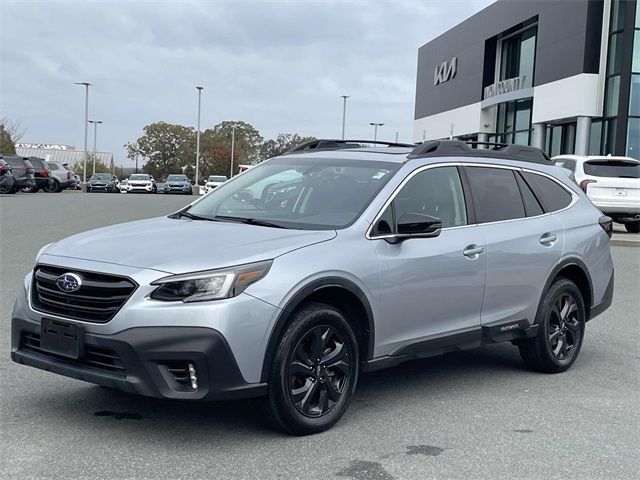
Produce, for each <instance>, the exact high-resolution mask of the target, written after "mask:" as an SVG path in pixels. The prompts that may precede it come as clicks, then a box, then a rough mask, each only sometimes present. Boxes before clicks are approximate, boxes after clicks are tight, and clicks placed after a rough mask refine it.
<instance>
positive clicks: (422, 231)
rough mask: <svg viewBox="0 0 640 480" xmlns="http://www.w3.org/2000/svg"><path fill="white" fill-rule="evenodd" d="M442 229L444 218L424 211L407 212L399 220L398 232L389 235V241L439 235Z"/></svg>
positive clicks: (394, 241) (395, 241)
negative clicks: (441, 218)
mask: <svg viewBox="0 0 640 480" xmlns="http://www.w3.org/2000/svg"><path fill="white" fill-rule="evenodd" d="M441 231H442V220H440V219H439V218H437V217H432V216H431V215H424V214H422V213H405V214H404V215H402V216H401V217H400V219H399V220H398V233H397V234H395V235H393V236H391V237H388V238H387V239H386V240H387V241H388V242H389V243H399V242H401V241H403V240H406V239H408V238H421V237H422V238H424V237H437V236H438V235H440V232H441Z"/></svg>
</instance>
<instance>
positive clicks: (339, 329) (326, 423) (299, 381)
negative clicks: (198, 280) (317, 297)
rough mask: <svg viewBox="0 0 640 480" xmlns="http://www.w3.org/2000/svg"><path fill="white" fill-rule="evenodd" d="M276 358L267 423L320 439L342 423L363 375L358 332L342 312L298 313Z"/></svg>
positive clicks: (314, 309)
mask: <svg viewBox="0 0 640 480" xmlns="http://www.w3.org/2000/svg"><path fill="white" fill-rule="evenodd" d="M273 355H274V356H273V358H272V359H270V360H269V362H270V368H269V374H268V378H267V380H268V382H267V383H268V385H269V393H268V395H267V398H266V399H265V402H264V406H265V413H266V418H267V420H269V421H270V422H271V423H272V424H273V425H274V426H275V427H276V428H278V429H280V430H283V431H285V432H287V433H291V434H294V435H310V434H314V433H319V432H322V431H324V430H327V429H329V428H331V427H332V426H333V425H334V424H335V423H336V422H337V421H338V420H340V418H341V417H342V416H343V415H344V413H345V412H346V410H347V408H348V406H349V403H350V401H351V397H352V396H353V392H354V390H355V386H356V383H357V381H358V373H359V349H358V342H357V340H356V334H355V330H354V328H353V327H352V325H351V324H350V323H349V321H347V318H346V317H345V315H344V314H343V313H342V312H341V311H340V310H338V309H337V308H335V307H333V306H331V305H328V304H324V303H318V302H312V303H307V304H304V305H303V306H302V307H299V308H298V309H297V310H296V311H295V312H294V313H293V314H292V315H291V317H290V318H289V323H288V326H287V327H286V328H285V330H284V331H283V333H282V335H281V337H280V339H279V341H278V343H277V345H275V347H274V354H273Z"/></svg>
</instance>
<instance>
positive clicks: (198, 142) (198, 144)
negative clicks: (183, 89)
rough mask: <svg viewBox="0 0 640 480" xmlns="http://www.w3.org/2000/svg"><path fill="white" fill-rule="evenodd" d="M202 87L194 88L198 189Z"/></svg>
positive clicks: (197, 184)
mask: <svg viewBox="0 0 640 480" xmlns="http://www.w3.org/2000/svg"><path fill="white" fill-rule="evenodd" d="M203 88H204V87H196V89H197V90H198V131H197V132H196V187H198V188H199V186H200V184H199V183H198V175H199V173H200V105H201V100H202V89H203Z"/></svg>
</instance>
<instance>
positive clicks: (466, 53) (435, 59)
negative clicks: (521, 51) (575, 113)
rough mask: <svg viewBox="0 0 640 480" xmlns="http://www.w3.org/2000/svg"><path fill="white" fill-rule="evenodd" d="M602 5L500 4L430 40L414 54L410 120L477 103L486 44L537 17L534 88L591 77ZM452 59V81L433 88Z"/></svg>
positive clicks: (503, 0)
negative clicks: (415, 67)
mask: <svg viewBox="0 0 640 480" xmlns="http://www.w3.org/2000/svg"><path fill="white" fill-rule="evenodd" d="M602 4H603V0H590V1H587V0H581V1H572V0H562V1H553V2H552V1H532V0H524V1H512V0H499V1H498V2H496V3H494V4H493V5H490V6H489V7H487V8H485V9H484V10H482V11H481V12H479V13H477V14H476V15H474V16H473V17H471V18H469V19H467V20H465V21H464V22H462V23H460V24H459V25H457V26H455V27H454V28H452V29H451V30H449V31H447V32H445V33H444V34H442V35H440V36H439V37H437V38H435V39H434V40H432V41H431V42H429V43H427V44H426V45H424V46H422V47H421V48H420V49H419V50H418V70H417V81H416V104H415V118H416V119H418V118H422V117H427V116H430V115H434V114H437V113H440V112H444V111H447V110H451V109H454V108H458V107H462V106H465V105H469V104H473V103H476V102H480V101H481V100H482V87H483V82H482V77H483V68H484V61H485V43H486V42H487V40H489V39H491V38H493V37H495V36H496V35H498V34H500V33H502V32H504V31H506V30H509V29H511V28H513V27H515V26H517V25H519V24H521V23H522V22H525V21H527V20H529V19H531V18H532V17H536V16H537V17H538V35H537V46H536V66H535V78H534V85H542V84H545V83H549V82H553V81H556V80H560V79H562V78H567V77H571V76H573V75H578V74H580V73H585V72H587V73H596V72H597V64H598V61H599V59H595V60H593V56H594V55H596V56H598V57H599V48H598V49H597V50H596V51H595V52H594V51H591V50H592V48H593V45H594V43H595V41H594V38H598V39H599V35H600V33H599V31H600V29H601V25H599V24H598V12H600V17H599V19H600V20H599V21H600V22H601V18H602V17H601V12H602ZM598 47H599V44H598ZM587 50H589V52H588V53H589V55H588V56H587V54H586V53H587ZM452 57H457V58H458V72H457V75H456V77H455V78H454V79H452V80H449V81H448V82H445V83H442V84H439V85H434V84H433V73H434V69H435V67H436V66H438V65H440V64H441V63H442V62H444V61H449V60H451V58H452ZM487 57H491V55H487ZM587 57H590V59H587ZM485 77H486V76H485Z"/></svg>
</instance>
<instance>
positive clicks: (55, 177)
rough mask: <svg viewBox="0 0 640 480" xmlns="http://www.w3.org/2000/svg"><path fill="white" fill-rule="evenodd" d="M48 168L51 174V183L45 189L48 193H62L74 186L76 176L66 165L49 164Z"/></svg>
mask: <svg viewBox="0 0 640 480" xmlns="http://www.w3.org/2000/svg"><path fill="white" fill-rule="evenodd" d="M47 168H48V169H49V172H50V174H51V183H50V185H49V186H48V188H45V190H46V191H48V192H61V191H63V190H65V189H67V188H69V187H71V186H72V185H73V183H74V178H73V177H74V175H75V174H74V172H73V170H71V169H69V168H68V166H67V165H66V164H62V163H58V162H47Z"/></svg>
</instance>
